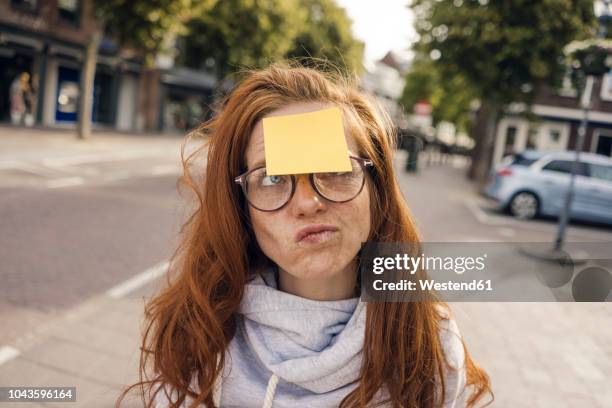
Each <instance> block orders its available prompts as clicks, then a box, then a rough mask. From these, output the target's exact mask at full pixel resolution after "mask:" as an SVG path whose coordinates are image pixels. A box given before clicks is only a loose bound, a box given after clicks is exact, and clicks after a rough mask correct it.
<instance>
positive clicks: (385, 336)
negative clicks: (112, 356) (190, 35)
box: [117, 64, 492, 408]
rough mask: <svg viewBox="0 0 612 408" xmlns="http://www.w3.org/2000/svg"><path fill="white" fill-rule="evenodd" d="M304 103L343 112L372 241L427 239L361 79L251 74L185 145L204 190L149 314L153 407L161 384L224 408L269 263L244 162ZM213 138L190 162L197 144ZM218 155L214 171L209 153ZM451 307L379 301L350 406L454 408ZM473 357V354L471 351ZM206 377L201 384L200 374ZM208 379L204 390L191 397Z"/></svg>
mask: <svg viewBox="0 0 612 408" xmlns="http://www.w3.org/2000/svg"><path fill="white" fill-rule="evenodd" d="M295 102H326V103H331V104H335V105H337V106H339V107H341V108H342V109H343V112H344V113H345V115H344V117H345V122H346V125H347V129H348V131H349V132H351V133H352V134H353V136H354V137H355V140H356V141H357V143H358V145H359V148H360V152H359V154H360V155H362V157H367V158H369V159H371V160H372V161H373V162H374V167H373V170H372V172H371V173H370V176H371V180H370V183H369V185H370V189H371V190H370V191H371V194H370V195H371V206H370V207H371V213H372V218H371V219H372V227H371V231H370V235H369V238H368V240H369V241H377V242H413V243H414V242H419V235H418V232H417V230H416V227H415V224H414V222H413V219H412V216H411V214H410V211H409V209H408V207H407V205H406V202H405V200H404V198H403V196H402V193H401V191H400V188H399V186H398V184H397V181H396V178H395V175H394V170H393V163H392V156H393V149H394V147H395V136H394V132H393V130H392V127H391V126H390V123H391V122H390V120H389V118H388V116H387V115H386V114H385V112H384V111H383V110H380V109H378V108H377V107H376V106H375V104H373V102H372V101H370V100H369V99H368V98H367V97H366V96H365V95H364V94H363V93H361V92H359V91H357V90H356V88H355V87H354V86H353V84H352V83H351V81H350V80H349V79H347V78H346V77H343V76H341V75H338V74H332V73H324V72H322V71H319V70H316V69H312V68H305V67H302V66H294V65H291V64H274V65H271V66H270V67H268V68H266V69H263V70H257V71H250V72H248V73H247V75H246V77H245V78H244V79H243V80H242V81H241V82H240V83H239V84H238V85H237V87H236V88H235V89H234V90H233V91H232V92H231V93H230V94H229V95H228V96H227V97H226V98H225V99H224V100H223V102H222V104H221V105H220V109H219V111H218V112H216V114H215V115H214V116H213V117H212V119H210V120H209V121H207V122H205V123H203V124H202V125H201V126H200V127H199V128H198V129H197V130H196V131H195V132H192V134H190V135H189V137H188V138H187V139H186V143H185V144H184V145H183V154H182V160H183V167H184V174H183V176H182V177H181V179H180V180H179V183H180V185H181V186H184V187H187V188H188V189H189V191H191V192H192V193H193V197H194V201H195V209H194V211H193V213H192V214H191V216H190V217H189V218H188V220H187V221H186V223H185V224H184V225H183V228H182V231H181V236H182V238H181V242H180V245H179V247H178V248H177V251H176V252H175V254H174V256H173V257H172V259H171V263H170V272H171V276H172V277H171V278H169V283H168V286H167V287H166V288H165V289H164V290H163V291H162V292H161V293H160V294H159V295H157V296H156V297H155V298H153V299H152V300H151V301H150V302H149V303H148V304H147V306H146V308H145V319H146V328H145V332H144V335H143V340H142V347H141V360H140V381H139V382H138V383H137V384H134V385H132V386H130V387H128V388H127V389H126V390H125V391H124V392H123V393H122V395H121V396H120V397H119V399H118V401H117V407H118V406H119V405H120V402H121V400H122V399H123V398H124V397H125V396H126V394H127V393H128V392H129V391H130V390H132V389H133V388H139V390H140V395H141V397H142V398H143V401H144V403H145V406H146V407H151V406H154V403H153V400H154V394H155V393H156V392H160V388H159V386H160V385H164V386H167V387H168V388H170V389H172V390H174V391H175V392H176V394H175V395H174V396H175V400H174V401H173V402H172V406H173V407H178V406H179V405H180V404H182V403H183V402H184V401H186V399H187V397H189V398H191V399H193V404H192V405H191V406H192V407H196V406H198V405H199V404H201V403H204V404H205V405H206V406H208V407H212V406H213V400H212V395H213V385H214V382H215V379H216V378H217V376H218V375H220V372H221V370H222V367H223V365H224V364H225V353H224V351H225V350H226V348H227V347H228V345H229V343H230V341H231V340H232V338H233V335H234V332H235V320H234V319H235V316H236V312H237V310H238V307H239V305H240V302H241V300H242V296H243V292H244V288H245V285H246V283H247V280H248V278H249V273H252V272H251V271H253V270H254V269H255V267H256V266H257V265H259V264H260V263H262V262H266V261H267V259H266V257H265V255H263V253H262V251H261V250H260V249H259V246H258V245H257V241H256V239H255V235H254V233H253V231H252V229H251V227H250V223H249V220H248V211H247V209H246V205H247V204H246V202H245V200H244V198H243V196H242V193H241V191H240V188H239V186H238V185H237V184H235V183H234V181H233V178H234V177H236V176H237V175H239V174H241V173H242V172H243V171H244V170H245V167H246V164H245V160H244V158H245V157H244V156H245V150H246V146H247V143H248V141H249V137H250V135H251V132H252V130H253V128H254V126H255V124H256V123H257V122H258V121H259V120H260V119H261V118H262V117H264V116H265V115H266V114H268V113H270V112H272V111H273V110H275V109H278V108H280V107H282V106H284V105H286V104H289V103H295ZM193 139H196V140H197V139H201V140H203V141H204V142H203V143H202V144H201V145H200V146H199V148H197V149H196V150H195V151H193V152H192V153H191V154H189V155H188V156H185V148H186V146H187V145H188V144H187V142H188V141H189V140H193ZM204 152H206V153H207V159H208V160H207V163H206V169H205V172H204V171H202V170H203V168H202V162H201V161H199V158H201V154H202V153H204ZM440 306H444V304H442V303H440V302H373V303H370V304H369V305H368V308H367V317H366V329H365V330H366V334H365V341H364V346H363V365H362V367H361V376H360V380H359V384H358V386H357V388H356V389H355V390H354V391H352V392H351V393H350V394H348V395H347V396H346V397H345V398H344V400H343V401H342V403H341V407H364V406H365V405H366V404H367V403H368V402H369V401H371V400H372V399H373V397H374V395H375V394H376V393H377V391H378V390H379V389H380V388H381V387H383V386H384V387H385V388H386V390H387V391H388V397H389V400H387V402H388V403H390V404H391V405H392V406H394V407H400V406H403V407H420V408H434V407H439V406H442V404H443V402H444V401H443V399H444V391H445V387H446V385H445V384H444V378H445V372H446V370H449V369H451V370H452V369H453V367H450V366H449V364H448V363H447V361H446V359H445V355H444V351H443V349H442V345H441V342H440V325H441V322H442V320H443V319H444V318H445V316H444V315H443V314H441V313H440V310H441V308H440ZM464 350H465V346H464ZM465 369H466V373H467V384H468V387H467V388H468V389H469V392H470V395H469V397H468V405H469V406H473V405H475V404H476V402H478V401H480V400H481V399H482V397H484V396H485V395H487V394H489V395H491V396H492V394H491V389H490V383H489V378H488V376H487V374H486V373H485V372H484V371H483V370H482V369H481V368H479V367H478V366H477V365H476V364H475V363H474V361H473V360H472V359H471V357H470V355H469V353H468V352H467V350H465ZM194 376H195V377H194ZM193 378H195V379H196V383H197V385H198V389H197V390H193V389H190V388H189V386H190V382H191V381H192V379H193Z"/></svg>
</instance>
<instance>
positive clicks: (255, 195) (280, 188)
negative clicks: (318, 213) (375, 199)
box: [234, 156, 374, 211]
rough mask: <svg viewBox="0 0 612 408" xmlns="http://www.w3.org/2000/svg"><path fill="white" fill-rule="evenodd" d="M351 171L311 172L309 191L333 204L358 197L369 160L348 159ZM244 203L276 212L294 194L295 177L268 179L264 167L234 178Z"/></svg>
mask: <svg viewBox="0 0 612 408" xmlns="http://www.w3.org/2000/svg"><path fill="white" fill-rule="evenodd" d="M350 159H351V167H352V170H351V171H346V172H338V173H310V175H309V180H310V185H311V186H312V188H313V189H314V190H315V191H316V192H317V193H318V194H319V195H320V196H321V197H323V198H325V199H326V200H329V201H331V202H334V203H344V202H347V201H350V200H352V199H354V198H355V197H357V196H358V195H359V193H361V190H363V186H364V184H365V173H366V167H369V166H373V165H374V163H373V162H372V160H369V159H363V158H361V157H355V156H350ZM234 181H235V182H236V183H238V184H240V186H241V187H242V192H243V193H244V196H245V197H246V200H247V202H248V203H249V204H250V205H251V206H252V207H254V208H256V209H258V210H260V211H276V210H280V209H281V208H283V207H284V206H285V205H286V204H287V203H288V202H289V201H290V200H291V197H293V194H294V193H295V185H296V177H295V175H278V176H268V175H267V174H266V167H265V166H261V167H256V168H254V169H252V170H249V171H247V172H246V173H244V174H241V175H240V176H238V177H236V178H235V179H234Z"/></svg>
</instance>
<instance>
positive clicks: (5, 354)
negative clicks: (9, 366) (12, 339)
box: [0, 346, 20, 365]
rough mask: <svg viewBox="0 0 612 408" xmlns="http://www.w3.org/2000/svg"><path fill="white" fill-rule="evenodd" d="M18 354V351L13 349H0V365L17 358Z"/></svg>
mask: <svg viewBox="0 0 612 408" xmlns="http://www.w3.org/2000/svg"><path fill="white" fill-rule="evenodd" d="M19 354H20V353H19V350H17V349H16V348H15V347H11V346H4V347H0V365H2V364H4V363H6V362H7V361H10V360H12V359H14V358H15V357H17V356H19Z"/></svg>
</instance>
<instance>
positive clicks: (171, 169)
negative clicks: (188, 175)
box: [151, 164, 182, 176]
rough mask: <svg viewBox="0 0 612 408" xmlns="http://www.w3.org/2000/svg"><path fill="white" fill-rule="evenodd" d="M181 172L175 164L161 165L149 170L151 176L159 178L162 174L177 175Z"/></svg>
mask: <svg viewBox="0 0 612 408" xmlns="http://www.w3.org/2000/svg"><path fill="white" fill-rule="evenodd" d="M181 171H182V169H181V168H179V167H178V166H177V165H175V164H163V165H159V166H154V167H153V168H152V169H151V174H152V175H153V176H161V175H164V174H178V173H180V172H181Z"/></svg>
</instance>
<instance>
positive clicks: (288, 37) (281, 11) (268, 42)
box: [180, 0, 305, 78]
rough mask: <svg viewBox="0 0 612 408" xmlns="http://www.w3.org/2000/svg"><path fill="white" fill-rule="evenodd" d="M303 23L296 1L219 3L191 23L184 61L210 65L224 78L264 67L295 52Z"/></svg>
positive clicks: (189, 64) (247, 0) (246, 0)
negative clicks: (293, 47) (294, 44)
mask: <svg viewBox="0 0 612 408" xmlns="http://www.w3.org/2000/svg"><path fill="white" fill-rule="evenodd" d="M304 19H305V15H304V12H303V10H302V9H300V8H299V7H298V2H297V1H296V0H224V1H219V2H218V3H217V4H215V5H214V6H213V7H212V8H211V9H209V10H206V11H205V12H202V13H200V14H199V15H197V16H194V18H193V19H191V20H190V21H189V22H188V23H187V29H188V34H187V36H185V37H184V44H185V46H184V52H183V53H182V55H181V60H180V62H182V63H183V64H185V65H186V66H189V67H192V68H196V69H199V68H203V67H205V66H208V67H209V68H212V70H213V71H214V72H215V73H216V74H217V75H218V76H219V77H221V78H224V77H225V76H227V75H228V74H229V73H231V72H234V71H236V70H238V69H240V68H242V67H244V66H247V67H260V66H264V65H266V64H268V63H269V62H270V61H272V60H275V59H279V58H282V57H283V56H284V55H285V54H286V53H287V52H288V51H289V50H290V49H291V47H292V45H293V40H294V38H295V37H296V36H297V34H298V32H299V26H300V24H299V23H300V22H302V21H304ZM296 22H297V24H296Z"/></svg>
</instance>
